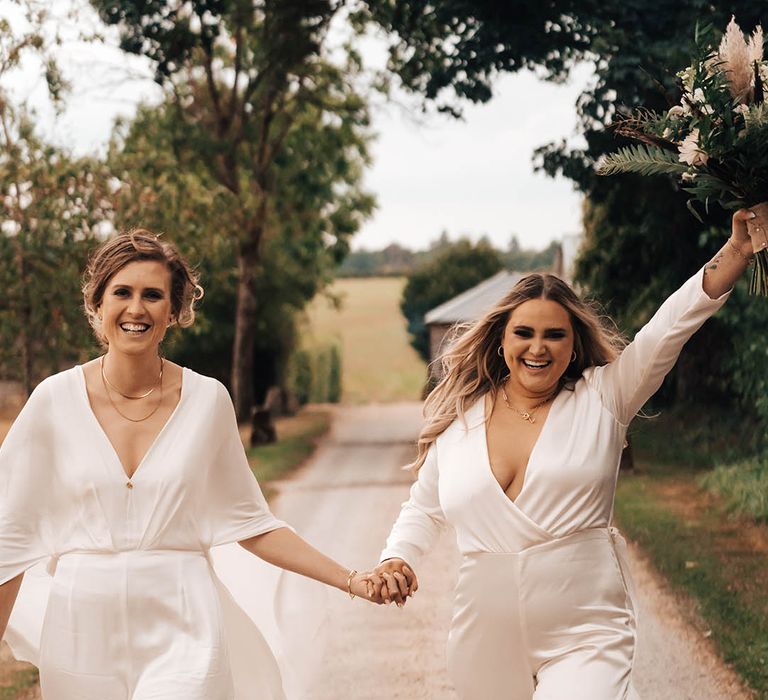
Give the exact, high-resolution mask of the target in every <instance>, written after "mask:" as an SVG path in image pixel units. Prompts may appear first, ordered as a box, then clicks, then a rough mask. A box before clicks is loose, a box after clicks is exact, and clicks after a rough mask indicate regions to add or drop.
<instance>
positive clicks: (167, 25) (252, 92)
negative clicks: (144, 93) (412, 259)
mask: <svg viewBox="0 0 768 700" xmlns="http://www.w3.org/2000/svg"><path fill="white" fill-rule="evenodd" d="M93 5H94V6H95V7H96V8H97V9H98V11H99V13H100V15H101V17H102V19H103V20H104V21H105V22H107V23H108V24H113V25H117V26H118V27H119V29H120V32H121V46H122V48H123V49H125V50H126V51H129V52H133V53H137V54H143V55H144V56H146V57H148V58H149V59H150V60H151V61H152V62H153V63H154V66H155V75H156V79H157V81H158V82H159V83H160V84H161V85H162V86H164V87H165V89H166V91H167V94H168V96H169V98H170V100H171V105H172V107H171V108H172V109H173V111H174V119H175V120H176V121H177V122H178V124H179V126H180V128H181V127H183V128H184V129H185V131H186V134H185V139H184V141H183V142H182V143H179V144H178V148H179V150H183V151H185V152H186V153H187V157H189V158H196V159H197V162H198V163H199V164H200V166H201V167H204V168H206V169H207V171H208V174H209V176H210V178H211V180H212V181H214V182H216V183H217V184H218V185H219V186H221V187H222V188H224V189H225V190H226V192H227V198H228V199H229V201H230V207H229V211H230V216H231V218H232V220H233V226H232V227H231V228H230V229H229V230H230V232H231V233H232V235H233V236H234V239H235V240H234V247H235V255H236V261H237V292H236V313H235V336H234V342H233V351H232V375H231V380H232V381H231V384H232V389H233V393H234V399H235V406H236V409H237V414H238V416H239V417H240V418H245V417H247V415H248V413H249V411H250V408H251V405H252V404H253V384H254V382H253V373H254V364H253V363H254V357H255V354H254V350H255V345H256V338H257V334H258V332H259V329H258V317H259V305H260V304H262V303H269V302H268V300H267V299H265V298H263V297H261V296H260V294H259V292H260V288H259V279H260V275H261V273H262V270H263V269H264V260H265V251H266V249H267V246H268V238H269V235H283V233H284V232H285V229H284V227H281V226H279V225H270V222H271V221H274V220H275V219H276V218H279V217H281V216H282V215H283V214H284V209H283V210H281V206H282V207H284V208H285V207H288V208H290V207H291V206H292V203H291V200H290V197H288V196H287V195H286V193H285V190H286V189H290V188H292V187H293V188H298V187H301V186H302V182H303V181H304V180H305V179H307V178H308V179H311V176H310V175H309V173H310V171H311V170H312V169H313V168H321V169H322V168H326V167H331V168H332V167H335V166H336V165H339V164H340V163H341V161H340V160H339V159H340V158H342V156H341V155H340V154H339V155H336V154H333V153H329V152H327V151H326V152H324V153H322V154H320V153H317V154H315V155H316V156H317V158H318V159H317V160H315V159H313V158H309V159H307V160H305V161H304V162H302V163H298V162H297V163H296V164H295V180H294V181H292V182H285V181H282V182H280V178H279V177H277V171H278V163H279V160H280V158H281V157H282V155H283V153H284V152H285V149H286V146H287V145H288V143H289V136H290V134H291V133H292V130H293V129H294V127H295V126H296V124H297V121H298V120H300V119H301V118H302V115H306V114H307V109H308V107H312V108H313V109H314V112H313V117H314V119H315V125H316V127H317V129H320V130H322V128H323V127H324V126H328V127H333V126H335V125H337V124H338V123H339V122H342V124H343V128H351V126H350V123H349V122H350V120H351V121H358V120H364V119H365V116H364V115H365V103H364V102H363V101H362V100H361V99H360V98H359V97H358V95H357V94H356V93H355V91H354V90H353V89H352V83H353V81H354V80H355V75H354V73H355V69H356V65H357V64H356V57H355V56H354V54H345V58H344V59H343V60H344V62H345V63H344V65H342V66H339V65H334V64H332V63H331V62H330V60H329V59H328V57H327V56H326V55H325V53H326V52H325V51H324V48H323V47H324V43H325V41H326V35H327V33H328V28H329V24H330V21H331V19H332V17H333V16H334V14H335V13H336V12H337V10H338V7H339V6H338V5H337V4H336V3H334V2H331V1H330V0H306V1H305V2H300V3H297V2H292V1H291V0H264V1H262V2H258V1H257V2H254V1H253V0H190V1H188V2H179V1H177V0H166V1H163V0H155V1H154V2H146V1H145V0H93ZM323 159H329V160H328V161H324V160H323ZM280 187H282V188H283V191H282V193H281V199H280V200H278V199H277V198H276V196H275V195H276V193H277V192H280ZM280 202H282V203H283V204H281V203H280ZM363 214H365V209H364V208H363V211H362V212H361V215H363ZM345 216H346V218H347V220H346V221H343V220H342V217H341V215H339V216H337V218H336V221H335V223H336V225H338V226H339V227H340V228H344V227H346V228H347V229H349V230H354V229H355V228H356V225H357V222H358V221H359V217H357V215H356V214H355V213H354V212H347V214H346V215H345ZM294 221H295V219H294ZM293 225H294V226H296V225H300V224H296V223H294V224H293ZM270 231H271V232H272V233H271V234H270ZM305 252H308V251H305Z"/></svg>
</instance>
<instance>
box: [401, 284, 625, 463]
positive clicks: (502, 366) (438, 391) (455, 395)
mask: <svg viewBox="0 0 768 700" xmlns="http://www.w3.org/2000/svg"><path fill="white" fill-rule="evenodd" d="M531 299H548V300H550V301H554V302H557V303H558V304H560V306H562V307H563V308H564V309H565V310H566V311H567V312H568V315H569V317H570V319H571V324H572V326H573V332H574V340H573V349H574V351H575V353H576V358H575V359H574V360H573V362H571V363H570V364H569V365H568V367H567V369H566V370H565V372H564V373H563V376H562V377H561V379H560V382H561V388H563V387H565V388H571V389H572V388H573V384H574V383H575V382H576V380H578V379H579V378H580V377H581V375H582V373H583V372H584V370H585V369H586V368H587V367H597V366H600V365H605V364H608V363H609V362H611V361H612V360H614V359H616V357H618V355H619V353H620V352H621V350H622V349H623V348H624V346H625V345H626V340H625V339H624V337H623V336H622V335H621V333H619V331H618V329H617V327H616V325H615V324H614V323H613V321H611V320H610V319H609V318H608V317H607V316H605V315H604V314H603V313H602V312H601V310H600V308H599V307H598V306H597V304H595V303H594V302H591V301H584V300H582V299H581V298H579V296H578V295H577V294H576V292H574V291H573V289H571V287H569V286H568V284H567V283H566V282H564V281H563V280H561V279H560V278H559V277H556V276H555V275H551V274H544V273H534V274H531V275H527V276H525V277H523V279H521V280H520V281H519V282H518V283H517V284H516V285H515V286H514V287H513V288H512V290H511V291H510V292H509V293H508V294H507V295H506V296H505V297H503V298H502V299H501V300H500V301H499V302H498V303H497V304H496V305H495V306H494V307H493V308H491V309H490V310H489V311H488V312H486V313H485V315H484V316H483V317H482V318H481V319H480V320H479V321H476V322H475V323H473V324H468V325H467V324H464V325H457V326H455V327H454V329H453V331H452V337H451V340H450V341H449V342H448V343H447V349H446V350H445V351H444V352H443V353H442V354H441V355H440V357H438V358H437V359H436V360H435V363H439V364H440V365H441V366H442V379H441V380H440V382H439V383H438V384H437V386H436V387H435V388H434V389H433V390H432V391H431V392H430V394H429V396H428V397H427V400H426V402H425V404H424V418H425V424H424V427H423V428H422V429H421V433H420V434H419V441H418V454H417V456H416V459H415V460H414V461H413V462H411V464H409V465H408V468H411V469H413V470H414V471H418V469H420V468H421V465H422V464H424V460H425V459H426V456H427V451H428V450H429V448H430V446H431V445H432V443H433V442H434V441H435V440H436V439H437V437H438V435H440V434H441V433H442V432H443V431H444V430H445V429H446V428H447V427H448V426H449V425H450V424H451V423H452V422H453V421H454V420H455V419H456V418H457V417H460V418H461V419H462V420H463V419H464V413H465V411H466V410H467V409H468V408H469V407H470V406H472V404H474V403H475V401H477V400H478V399H479V398H480V397H481V396H483V395H485V394H487V393H488V392H493V395H494V397H495V394H496V392H497V391H498V390H499V387H500V386H501V384H502V382H503V381H504V379H505V377H506V376H507V375H508V374H509V368H508V367H507V364H506V362H505V361H504V358H503V357H501V356H499V354H498V352H497V351H498V348H499V346H500V345H501V344H502V340H503V337H504V330H505V328H506V326H507V321H508V320H509V315H510V314H511V313H512V312H513V311H514V310H515V309H516V308H517V307H518V306H520V305H521V304H523V303H524V302H526V301H529V300H531Z"/></svg>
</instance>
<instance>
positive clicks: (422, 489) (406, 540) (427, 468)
mask: <svg viewBox="0 0 768 700" xmlns="http://www.w3.org/2000/svg"><path fill="white" fill-rule="evenodd" d="M438 475H439V472H438V466H437V446H436V444H435V443H432V446H431V447H430V448H429V451H428V452H427V457H426V459H425V460H424V464H423V465H422V466H421V469H419V476H418V479H417V480H416V482H415V483H414V484H413V486H411V495H410V498H409V499H408V500H407V501H406V502H405V503H403V505H402V508H401V509H400V515H399V516H398V518H397V520H396V521H395V524H394V525H393V526H392V531H391V532H390V533H389V537H388V538H387V543H386V546H385V547H384V550H383V551H382V553H381V558H380V559H379V561H384V560H385V559H392V558H393V557H397V558H399V559H403V560H404V561H406V562H407V563H408V565H409V566H410V567H411V568H414V569H415V568H416V567H417V566H418V565H419V562H420V561H421V558H422V557H423V556H424V555H425V554H426V553H427V552H429V551H430V550H431V549H432V547H433V545H434V543H435V541H436V540H437V537H438V535H439V534H440V532H441V530H442V529H443V527H444V525H445V515H444V514H443V510H442V508H441V507H440V497H439V493H438Z"/></svg>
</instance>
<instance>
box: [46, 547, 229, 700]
mask: <svg viewBox="0 0 768 700" xmlns="http://www.w3.org/2000/svg"><path fill="white" fill-rule="evenodd" d="M223 629H224V627H223V622H222V612H221V609H220V605H219V597H218V595H217V592H216V585H215V582H214V578H213V575H212V572H211V568H210V566H209V563H208V560H207V559H206V557H205V555H204V554H203V553H202V552H177V551H168V550H163V551H128V552H117V553H101V552H100V553H96V552H94V553H70V554H66V555H64V556H62V557H61V559H60V560H59V562H58V565H57V567H56V572H55V575H54V579H53V583H52V586H51V593H50V597H49V599H48V607H47V610H46V615H45V621H44V623H43V631H42V641H41V649H40V685H41V690H42V693H43V697H44V698H46V700H47V699H48V698H50V700H231V699H232V698H234V697H235V695H234V690H233V681H232V676H231V672H230V663H229V655H228V650H227V644H226V639H225V638H224V633H223Z"/></svg>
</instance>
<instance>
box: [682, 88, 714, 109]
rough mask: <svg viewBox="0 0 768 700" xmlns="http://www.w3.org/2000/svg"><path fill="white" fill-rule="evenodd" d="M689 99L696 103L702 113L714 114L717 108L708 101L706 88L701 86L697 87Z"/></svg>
mask: <svg viewBox="0 0 768 700" xmlns="http://www.w3.org/2000/svg"><path fill="white" fill-rule="evenodd" d="M688 99H689V100H690V101H691V102H692V103H693V104H695V105H696V107H697V108H698V110H699V111H700V112H701V113H702V114H714V112H715V110H714V109H713V108H712V105H710V104H708V103H707V98H706V97H704V90H702V89H701V88H696V89H695V90H694V91H693V94H692V95H691V96H690V97H689V98H688Z"/></svg>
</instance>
